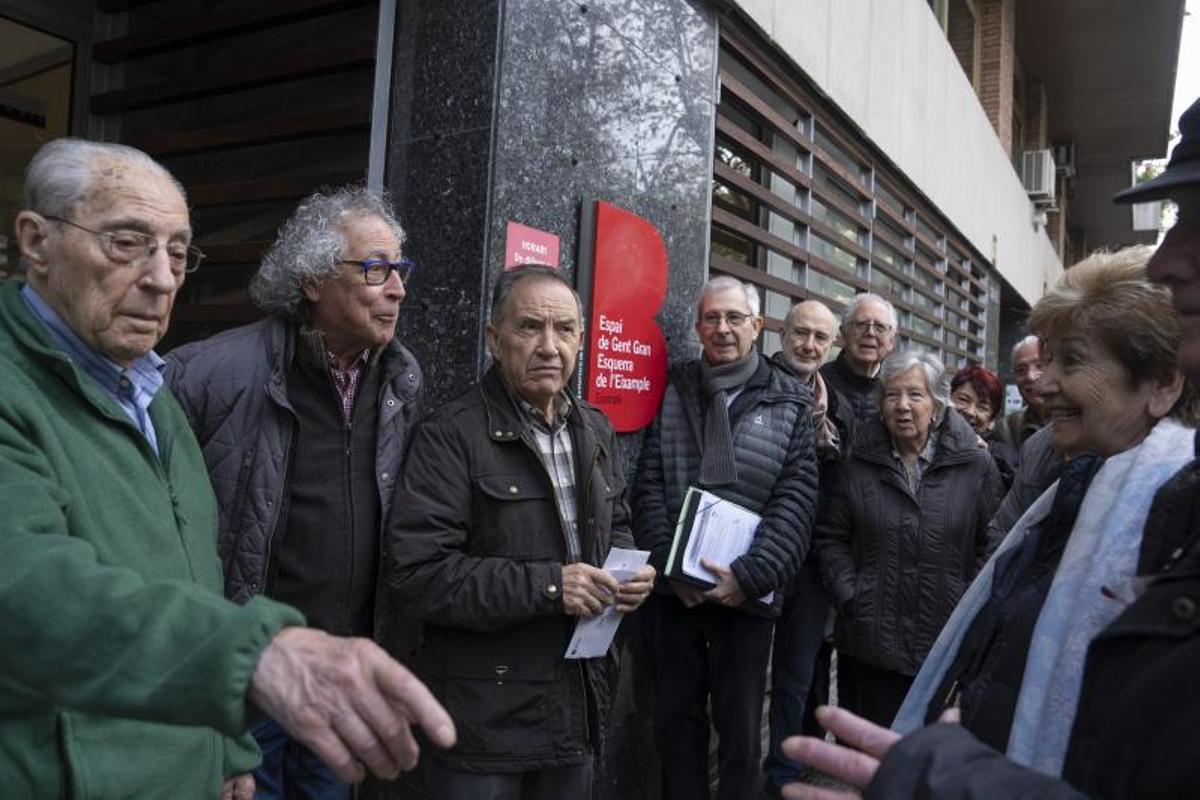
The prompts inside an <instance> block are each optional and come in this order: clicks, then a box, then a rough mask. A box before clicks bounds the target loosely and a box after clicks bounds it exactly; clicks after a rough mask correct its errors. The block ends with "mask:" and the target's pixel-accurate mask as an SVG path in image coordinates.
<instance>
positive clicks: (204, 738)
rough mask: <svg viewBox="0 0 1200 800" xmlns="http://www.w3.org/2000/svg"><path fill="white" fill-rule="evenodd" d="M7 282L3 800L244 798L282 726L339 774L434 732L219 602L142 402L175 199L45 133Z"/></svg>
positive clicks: (177, 449) (1, 442)
mask: <svg viewBox="0 0 1200 800" xmlns="http://www.w3.org/2000/svg"><path fill="white" fill-rule="evenodd" d="M16 235H17V241H18V243H19V245H20V248H21V256H22V263H23V266H24V268H25V273H26V281H25V283H24V285H23V286H22V285H20V284H19V283H18V282H12V283H9V284H7V285H5V286H3V287H2V288H0V509H3V515H4V516H3V522H0V608H3V609H4V614H3V623H0V753H3V757H2V758H0V795H2V796H4V797H65V796H71V797H73V798H92V797H96V798H99V797H104V798H110V797H111V798H117V797H122V798H123V797H138V798H159V797H188V798H191V797H196V798H199V797H217V796H222V797H229V798H241V797H249V796H250V795H251V794H252V793H253V780H252V779H250V778H249V776H248V775H247V774H246V773H248V772H249V770H250V769H252V768H253V767H254V766H255V765H256V764H257V762H258V752H257V749H256V748H255V746H254V744H253V741H252V740H251V739H250V738H249V736H248V735H247V734H246V730H247V729H248V727H249V726H250V725H251V724H252V723H253V722H254V721H255V720H256V719H257V718H261V717H262V715H266V716H269V717H272V718H274V719H275V720H277V721H278V722H280V723H281V724H282V725H283V726H284V727H285V728H286V729H287V730H288V731H289V732H291V734H292V735H293V736H295V737H296V738H298V739H300V740H301V741H303V742H304V743H305V744H306V745H308V746H309V747H310V748H311V749H312V750H314V751H315V752H316V753H317V754H318V755H320V756H321V757H322V758H323V759H324V760H325V761H326V762H327V763H328V764H329V765H330V766H331V767H332V768H333V769H334V771H335V772H336V773H337V774H338V775H339V776H340V777H342V778H343V779H344V780H348V781H354V780H360V779H362V778H363V777H364V776H365V774H366V770H368V769H369V770H370V771H372V772H374V773H375V774H377V775H380V776H383V777H392V776H394V775H396V774H397V773H398V772H399V770H401V769H407V768H410V767H411V766H412V765H413V763H414V762H415V760H416V756H417V748H416V743H415V741H414V739H413V735H412V731H411V729H410V724H419V725H421V727H422V728H424V729H425V731H426V732H427V733H428V735H429V737H430V739H431V740H432V741H433V742H434V743H436V744H439V745H443V746H446V745H449V744H451V743H452V742H453V740H454V727H453V724H452V723H451V721H450V719H449V717H448V716H447V715H446V714H445V711H444V710H443V709H442V708H441V706H440V705H438V703H437V701H436V700H434V699H433V697H432V696H431V695H430V694H429V692H428V690H426V688H425V687H424V686H423V685H422V684H421V683H420V682H419V681H417V680H416V678H414V677H413V676H412V675H411V674H410V673H409V672H408V671H407V670H405V669H404V668H403V667H402V666H400V665H399V664H397V663H396V662H394V661H392V660H391V659H390V658H389V657H388V656H387V655H386V654H384V652H383V651H382V650H380V649H379V648H378V647H376V646H375V645H374V644H372V643H371V642H369V641H367V640H364V639H340V638H337V637H333V636H330V635H328V634H325V633H322V632H320V631H316V630H311V629H308V628H305V627H302V626H303V624H304V619H303V617H302V616H301V615H300V613H299V612H297V611H295V610H294V609H292V608H289V607H288V606H285V605H282V604H279V603H275V602H272V601H270V600H268V599H266V598H262V597H255V598H253V599H251V600H250V601H249V602H248V603H246V604H245V605H242V606H238V605H235V604H234V603H231V602H229V601H227V600H225V599H223V598H222V596H221V595H222V581H221V569H220V562H219V561H218V558H217V551H216V530H217V505H216V500H215V498H214V496H213V492H212V488H211V487H210V485H209V482H208V478H207V472H206V469H205V465H204V459H203V457H202V456H201V454H200V449H199V447H198V446H197V444H196V440H195V439H194V438H193V436H192V433H191V430H190V428H189V427H188V424H187V420H186V419H185V417H184V415H183V412H182V410H181V409H180V408H179V406H178V404H177V403H176V402H175V401H174V399H173V398H172V397H171V396H170V393H169V392H167V391H159V390H160V389H161V386H162V377H161V374H160V370H161V367H162V360H161V359H160V358H159V357H158V356H157V355H156V354H155V353H154V352H153V347H154V346H155V345H156V344H157V343H158V341H159V339H161V338H162V335H163V333H164V332H165V331H166V328H167V323H168V321H169V319H170V314H171V308H172V305H173V303H174V300H175V296H176V293H177V292H178V290H179V287H180V286H181V285H182V284H183V281H184V278H185V275H186V273H188V272H190V271H192V270H193V269H195V267H196V266H197V265H198V264H199V260H200V258H201V257H202V256H201V254H200V252H199V251H198V250H197V249H196V248H195V247H193V246H192V245H191V235H192V233H191V227H190V220H189V215H188V209H187V203H186V201H185V199H184V195H183V190H182V188H181V187H180V186H179V184H178V183H177V182H176V181H175V180H174V179H173V178H172V177H171V175H170V174H169V173H168V172H167V171H166V170H165V169H163V167H161V166H160V165H158V164H157V163H155V162H154V161H153V160H152V159H150V158H149V157H148V156H146V155H145V154H144V153H141V152H140V151H138V150H134V149H132V148H128V147H123V146H120V145H110V144H98V143H93V142H86V141H82V140H77V139H60V140H56V141H53V142H50V143H49V144H47V145H45V146H44V147H43V148H42V149H41V150H40V151H39V152H38V153H37V155H36V156H35V157H34V159H33V161H32V162H31V164H30V166H29V170H28V173H27V175H26V182H25V210H23V211H21V212H20V213H19V214H18V215H17V220H16Z"/></svg>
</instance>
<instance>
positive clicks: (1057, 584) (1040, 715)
mask: <svg viewBox="0 0 1200 800" xmlns="http://www.w3.org/2000/svg"><path fill="white" fill-rule="evenodd" d="M1193 456H1194V450H1193V431H1192V430H1191V429H1190V428H1185V427H1184V426H1183V425H1180V424H1179V423H1178V422H1175V421H1173V420H1160V421H1159V422H1158V424H1156V425H1155V426H1154V428H1153V429H1152V430H1151V431H1150V434H1149V435H1148V436H1146V438H1145V439H1143V440H1142V442H1141V443H1140V444H1138V445H1137V446H1136V447H1133V448H1130V449H1129V450H1126V451H1125V452H1123V453H1118V454H1117V455H1115V456H1112V457H1110V458H1108V459H1107V460H1106V461H1105V462H1104V465H1103V466H1102V467H1101V468H1100V470H1099V471H1098V472H1097V473H1096V476H1095V478H1093V479H1092V483H1091V485H1090V486H1089V487H1088V490H1087V494H1086V495H1085V496H1084V499H1083V503H1082V505H1081V506H1080V509H1079V516H1078V517H1077V518H1076V520H1075V525H1074V527H1072V528H1071V535H1070V538H1069V539H1068V541H1067V545H1066V548H1065V550H1064V551H1063V555H1062V560H1061V561H1060V562H1059V565H1058V569H1057V570H1056V571H1055V573H1054V580H1053V581H1052V582H1051V584H1050V590H1049V593H1048V594H1047V595H1046V602H1045V604H1044V605H1043V606H1042V610H1041V613H1040V614H1039V615H1038V620H1037V624H1036V625H1035V627H1034V630H1033V638H1032V640H1031V642H1030V648H1029V657H1028V659H1027V660H1026V663H1025V674H1024V677H1023V678H1022V681H1021V690H1020V694H1019V695H1018V697H1017V707H1016V713H1015V714H1014V716H1013V723H1012V730H1011V731H1010V732H1009V738H1008V750H1007V751H1006V752H1007V755H1008V757H1009V758H1011V759H1012V760H1013V761H1015V762H1017V763H1018V764H1023V765H1025V766H1028V767H1031V768H1033V769H1035V770H1037V771H1039V772H1043V773H1045V774H1047V775H1054V776H1057V775H1059V774H1060V773H1061V772H1062V763H1063V758H1064V757H1065V756H1066V751H1067V743H1068V740H1069V738H1070V735H1071V727H1072V725H1073V724H1074V721H1075V710H1076V706H1077V705H1078V702H1079V688H1080V685H1081V683H1082V682H1083V666H1084V659H1085V657H1086V655H1087V648H1088V646H1089V645H1090V644H1091V641H1092V639H1093V638H1095V636H1096V635H1097V634H1098V633H1100V631H1102V630H1104V628H1106V627H1108V625H1109V623H1111V622H1112V621H1113V620H1114V619H1116V617H1117V615H1118V614H1120V613H1121V611H1123V610H1124V604H1123V603H1122V602H1119V601H1117V600H1114V599H1110V598H1109V597H1106V596H1105V594H1104V593H1102V592H1101V588H1102V587H1109V588H1110V589H1113V588H1114V587H1124V586H1126V585H1127V584H1128V583H1129V582H1130V581H1131V579H1132V578H1133V576H1134V573H1135V571H1136V570H1137V563H1138V553H1139V551H1140V549H1141V544H1142V530H1143V528H1144V526H1145V524H1146V516H1147V515H1148V514H1149V512H1150V504H1151V502H1152V501H1153V499H1154V494H1155V492H1157V491H1158V488H1159V487H1160V486H1161V485H1162V484H1163V483H1165V482H1166V481H1167V480H1168V479H1169V478H1170V477H1171V476H1172V475H1174V474H1175V473H1176V472H1178V471H1179V470H1180V469H1181V468H1182V467H1183V466H1184V465H1186V464H1187V463H1189V462H1190V461H1191V460H1192V458H1193ZM1057 489H1058V482H1057V481H1056V482H1055V483H1054V485H1053V486H1051V487H1050V488H1049V489H1047V490H1046V492H1045V493H1044V494H1043V495H1042V496H1041V497H1040V498H1038V499H1037V501H1036V502H1035V503H1034V504H1033V505H1032V506H1030V507H1029V509H1028V510H1026V512H1025V513H1024V514H1023V515H1022V516H1021V519H1020V520H1018V521H1017V523H1016V524H1015V525H1014V526H1013V528H1012V530H1010V531H1009V533H1008V535H1007V536H1005V537H1004V541H1003V542H1002V543H1001V544H1000V547H998V548H997V549H996V552H995V553H993V554H992V557H991V559H989V560H988V562H987V564H985V565H984V567H983V569H982V570H981V571H980V573H979V575H978V576H976V578H975V580H974V581H973V582H972V583H971V586H970V588H968V589H967V591H966V593H965V594H964V595H963V596H962V599H961V600H959V602H958V606H957V607H956V608H955V609H954V613H953V614H951V615H950V619H949V620H948V621H947V622H946V626H945V627H944V628H942V632H941V634H940V635H939V636H938V638H937V641H936V642H934V644H933V649H932V650H930V652H929V656H928V657H927V658H926V659H925V663H924V664H922V665H921V671H920V672H919V673H917V677H916V679H915V680H914V681H913V685H912V688H911V689H910V690H909V692H908V696H907V697H905V699H904V703H903V705H901V707H900V711H899V713H897V715H896V720H895V722H894V723H893V724H892V728H893V729H894V730H896V731H897V732H899V733H910V732H912V731H914V730H916V729H917V728H919V727H921V726H922V725H924V724H925V715H926V713H927V711H928V708H929V703H930V700H931V699H932V697H933V693H934V692H936V691H937V687H938V686H940V685H941V684H942V680H943V678H944V676H945V672H946V670H947V669H949V667H950V665H951V664H952V663H953V662H954V659H955V656H956V655H957V654H958V649H959V647H960V646H961V645H962V640H963V637H964V636H965V634H966V632H967V629H968V628H969V627H970V626H971V623H972V621H973V620H974V619H975V616H976V615H977V614H978V613H979V610H980V609H981V608H982V607H983V605H984V604H985V603H986V602H987V600H988V598H989V597H991V594H992V576H993V572H994V570H995V563H996V558H997V556H999V555H1000V554H1001V553H1002V552H1004V551H1006V550H1009V549H1011V548H1013V547H1016V546H1018V545H1019V544H1020V543H1021V542H1023V541H1024V540H1025V538H1026V536H1028V534H1029V531H1030V530H1031V529H1033V528H1034V527H1036V526H1037V525H1038V524H1039V523H1041V522H1042V520H1044V519H1045V517H1046V515H1047V514H1048V513H1049V511H1050V508H1051V506H1052V505H1053V502H1054V495H1055V493H1056V491H1057ZM1110 593H1111V592H1110ZM1117 594H1118V595H1122V594H1124V592H1122V591H1118V592H1117Z"/></svg>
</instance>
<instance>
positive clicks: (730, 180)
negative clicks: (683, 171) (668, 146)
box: [713, 161, 809, 225]
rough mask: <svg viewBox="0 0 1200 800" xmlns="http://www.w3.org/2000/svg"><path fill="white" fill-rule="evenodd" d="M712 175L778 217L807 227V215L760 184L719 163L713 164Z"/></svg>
mask: <svg viewBox="0 0 1200 800" xmlns="http://www.w3.org/2000/svg"><path fill="white" fill-rule="evenodd" d="M713 174H714V175H716V177H717V178H718V179H719V180H720V181H721V182H722V183H725V184H728V185H729V186H731V187H733V188H734V189H737V190H738V191H740V192H743V193H745V194H748V195H750V196H751V197H753V198H754V199H755V200H757V201H758V202H760V203H762V204H763V205H766V206H770V208H771V210H772V211H774V212H775V213H777V214H779V215H780V216H784V217H787V218H788V219H790V220H791V221H792V222H795V223H796V224H798V225H807V224H808V223H809V218H808V214H805V213H804V212H803V211H801V210H800V209H798V208H796V207H795V206H794V205H792V204H791V203H789V202H788V201H786V200H784V199H783V198H782V197H780V196H779V195H777V194H775V193H774V192H772V191H771V190H770V189H768V188H767V187H766V186H763V185H762V184H761V183H756V182H755V181H752V180H750V179H749V178H747V177H746V176H745V175H743V174H742V173H740V172H738V171H737V170H736V169H733V168H732V167H730V166H729V165H728V164H724V163H722V162H720V161H716V162H714V163H713Z"/></svg>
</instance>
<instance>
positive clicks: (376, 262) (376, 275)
mask: <svg viewBox="0 0 1200 800" xmlns="http://www.w3.org/2000/svg"><path fill="white" fill-rule="evenodd" d="M342 263H343V264H353V265H354V266H356V267H361V268H362V272H363V281H364V282H365V283H366V284H367V286H379V285H380V284H384V283H387V279H388V276H389V275H391V274H392V273H393V272H395V273H396V274H397V275H399V276H400V282H401V283H408V278H409V276H410V275H412V271H413V270H414V269H415V268H416V266H417V265H416V263H414V262H412V261H410V260H409V259H407V258H402V259H400V260H399V261H386V260H384V259H382V258H368V259H366V260H365V261H355V260H353V259H349V258H343V259H342Z"/></svg>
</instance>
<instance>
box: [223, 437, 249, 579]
mask: <svg viewBox="0 0 1200 800" xmlns="http://www.w3.org/2000/svg"><path fill="white" fill-rule="evenodd" d="M253 465H254V448H250V449H249V450H247V451H245V452H244V453H242V463H241V465H240V466H239V467H238V476H237V483H236V484H235V485H234V487H233V502H232V503H231V504H230V506H229V517H228V518H227V519H226V520H225V525H224V527H223V528H222V533H223V534H224V535H222V536H221V538H220V542H219V552H218V555H219V556H220V558H221V563H222V564H223V565H224V566H225V571H226V573H228V572H229V559H230V558H232V557H233V550H234V546H235V544H236V543H237V541H238V539H239V538H241V537H240V533H241V530H242V513H243V512H244V511H245V505H246V498H247V496H248V495H249V494H250V491H249V488H248V486H247V484H249V483H250V468H251V467H252V466H253Z"/></svg>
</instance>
